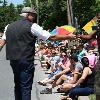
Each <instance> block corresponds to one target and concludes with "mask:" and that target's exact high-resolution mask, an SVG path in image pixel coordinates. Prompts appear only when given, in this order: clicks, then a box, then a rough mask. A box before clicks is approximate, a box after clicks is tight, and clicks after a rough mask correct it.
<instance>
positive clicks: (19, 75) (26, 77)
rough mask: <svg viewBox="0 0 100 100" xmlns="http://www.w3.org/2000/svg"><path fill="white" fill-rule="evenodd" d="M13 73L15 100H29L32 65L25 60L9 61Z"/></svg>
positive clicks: (32, 73) (32, 72)
mask: <svg viewBox="0 0 100 100" xmlns="http://www.w3.org/2000/svg"><path fill="white" fill-rule="evenodd" d="M10 65H11V67H12V69H13V73H14V83H15V100H31V90H32V83H33V77H34V70H35V68H34V63H33V61H27V60H10Z"/></svg>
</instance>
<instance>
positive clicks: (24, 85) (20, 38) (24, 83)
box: [1, 7, 75, 100]
mask: <svg viewBox="0 0 100 100" xmlns="http://www.w3.org/2000/svg"><path fill="white" fill-rule="evenodd" d="M20 16H22V19H20V20H17V21H15V22H13V23H11V24H9V25H8V26H7V27H6V30H5V36H4V37H3V39H2V41H3V42H2V43H1V46H3V45H4V44H5V42H6V58H7V60H10V65H11V67H12V70H13V73H14V83H15V100H31V90H32V83H33V77H34V69H35V68H34V62H33V61H34V54H35V41H36V38H39V39H42V40H44V41H45V40H47V39H49V40H65V39H70V38H74V37H75V36H74V35H73V34H71V35H67V36H61V35H51V34H50V33H49V32H48V31H46V30H43V28H42V27H40V26H39V25H37V24H36V21H37V12H36V11H35V9H32V8H30V7H24V8H23V9H22V11H21V14H20Z"/></svg>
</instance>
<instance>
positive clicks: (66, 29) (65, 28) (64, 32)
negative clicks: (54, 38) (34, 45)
mask: <svg viewBox="0 0 100 100" xmlns="http://www.w3.org/2000/svg"><path fill="white" fill-rule="evenodd" d="M75 30H76V28H74V27H73V26H69V25H64V26H61V27H57V28H56V29H54V30H53V31H52V32H51V34H59V35H68V34H70V33H72V32H74V31H75Z"/></svg>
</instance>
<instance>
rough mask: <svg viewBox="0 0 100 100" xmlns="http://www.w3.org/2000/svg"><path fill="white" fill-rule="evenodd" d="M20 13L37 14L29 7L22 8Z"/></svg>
mask: <svg viewBox="0 0 100 100" xmlns="http://www.w3.org/2000/svg"><path fill="white" fill-rule="evenodd" d="M21 13H34V14H37V12H36V10H35V9H34V8H31V7H24V8H23V9H22V11H21Z"/></svg>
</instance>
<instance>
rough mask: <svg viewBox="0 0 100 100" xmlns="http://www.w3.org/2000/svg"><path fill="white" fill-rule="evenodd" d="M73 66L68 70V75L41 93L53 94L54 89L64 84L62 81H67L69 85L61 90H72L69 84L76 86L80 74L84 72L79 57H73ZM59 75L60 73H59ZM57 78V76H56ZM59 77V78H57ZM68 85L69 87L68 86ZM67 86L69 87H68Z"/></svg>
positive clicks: (64, 85)
mask: <svg viewBox="0 0 100 100" xmlns="http://www.w3.org/2000/svg"><path fill="white" fill-rule="evenodd" d="M71 64H72V65H71V66H70V67H68V69H67V70H66V71H68V72H67V74H66V75H63V76H61V78H60V79H58V81H57V82H56V81H55V82H53V84H52V85H50V86H49V87H48V88H46V89H45V90H42V91H41V92H40V93H41V94H48V93H52V88H54V87H55V86H57V85H59V84H61V83H62V81H66V82H67V83H64V84H63V85H61V86H63V87H61V88H60V89H61V90H63V91H64V90H65V89H66V88H67V89H70V88H71V87H70V85H69V84H74V83H76V82H77V80H78V76H79V73H80V72H81V71H82V69H83V66H82V64H81V63H80V62H78V58H77V56H72V57H71ZM58 74H59V73H58ZM55 76H56V75H55ZM56 77H57V76H56ZM66 84H67V85H66ZM66 86H67V87H66Z"/></svg>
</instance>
